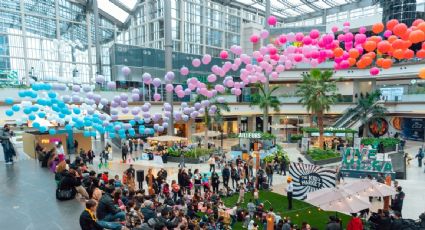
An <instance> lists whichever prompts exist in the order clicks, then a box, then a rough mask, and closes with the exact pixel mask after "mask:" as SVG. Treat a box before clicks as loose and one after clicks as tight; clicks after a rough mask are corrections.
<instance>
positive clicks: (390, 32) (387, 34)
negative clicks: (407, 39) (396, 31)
mask: <svg viewBox="0 0 425 230" xmlns="http://www.w3.org/2000/svg"><path fill="white" fill-rule="evenodd" d="M392 34H393V32H392V31H391V30H385V32H384V37H386V38H388V37H389V36H391V35H392Z"/></svg>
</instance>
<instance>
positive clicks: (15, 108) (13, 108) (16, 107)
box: [12, 105, 21, 112]
mask: <svg viewBox="0 0 425 230" xmlns="http://www.w3.org/2000/svg"><path fill="white" fill-rule="evenodd" d="M20 109H21V108H20V107H19V105H13V106H12V110H13V111H15V112H18V111H19V110H20Z"/></svg>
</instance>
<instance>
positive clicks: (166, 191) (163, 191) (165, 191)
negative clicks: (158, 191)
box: [162, 183, 170, 197]
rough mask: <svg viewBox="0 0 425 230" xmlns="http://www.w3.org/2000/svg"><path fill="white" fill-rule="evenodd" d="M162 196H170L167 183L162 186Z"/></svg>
mask: <svg viewBox="0 0 425 230" xmlns="http://www.w3.org/2000/svg"><path fill="white" fill-rule="evenodd" d="M162 195H163V196H164V197H168V196H169V195H170V186H169V185H168V184H167V183H164V185H163V186H162Z"/></svg>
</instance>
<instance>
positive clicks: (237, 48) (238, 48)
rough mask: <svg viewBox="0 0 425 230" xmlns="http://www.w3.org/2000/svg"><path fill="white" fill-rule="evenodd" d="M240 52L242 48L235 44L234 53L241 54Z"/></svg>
mask: <svg viewBox="0 0 425 230" xmlns="http://www.w3.org/2000/svg"><path fill="white" fill-rule="evenodd" d="M242 52H243V49H242V47H240V46H236V47H235V52H234V53H235V54H236V55H241V54H242Z"/></svg>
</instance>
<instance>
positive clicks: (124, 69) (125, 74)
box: [121, 66, 131, 76]
mask: <svg viewBox="0 0 425 230" xmlns="http://www.w3.org/2000/svg"><path fill="white" fill-rule="evenodd" d="M121 73H122V74H124V76H128V75H129V74H130V73H131V69H130V68H129V67H128V66H124V67H122V69H121Z"/></svg>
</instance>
